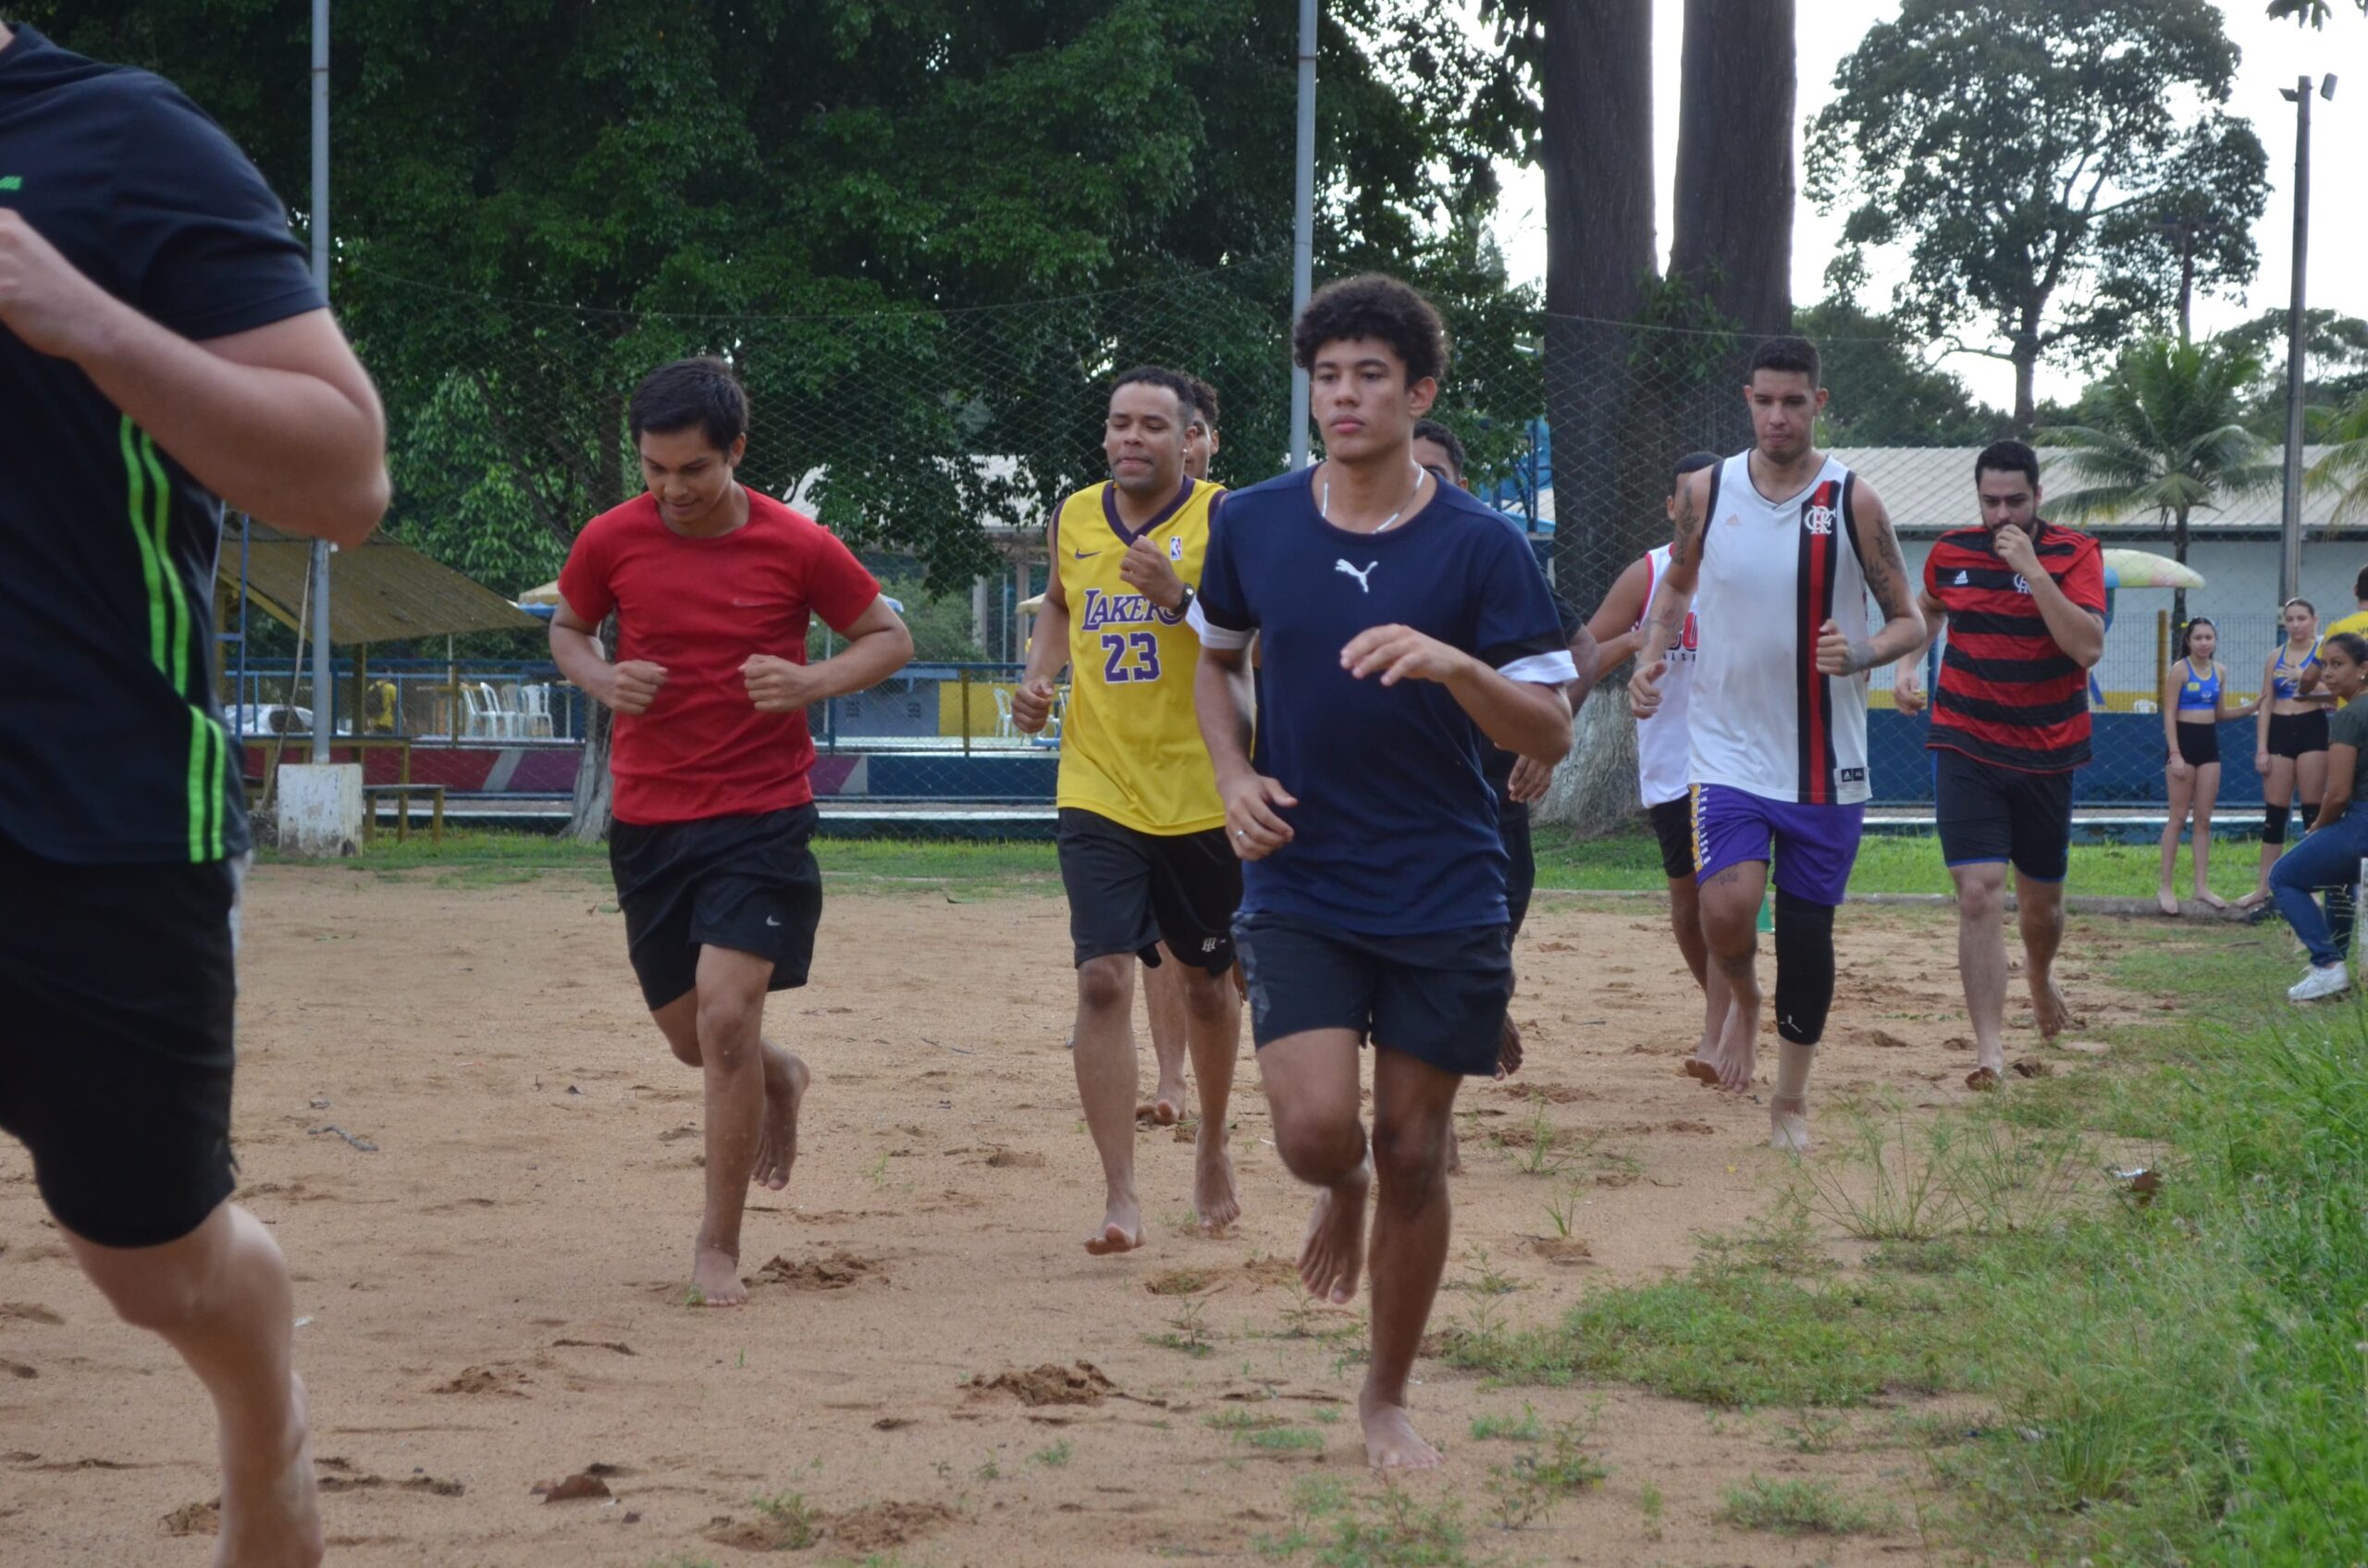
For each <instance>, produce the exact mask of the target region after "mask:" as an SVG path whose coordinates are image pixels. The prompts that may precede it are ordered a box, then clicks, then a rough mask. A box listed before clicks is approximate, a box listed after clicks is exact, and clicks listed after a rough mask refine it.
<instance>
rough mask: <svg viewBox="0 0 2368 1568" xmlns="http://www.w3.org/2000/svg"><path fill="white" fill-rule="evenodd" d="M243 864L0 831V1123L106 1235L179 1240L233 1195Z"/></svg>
mask: <svg viewBox="0 0 2368 1568" xmlns="http://www.w3.org/2000/svg"><path fill="white" fill-rule="evenodd" d="M239 875H240V866H239V865H237V864H234V863H231V862H228V861H220V860H217V861H215V862H213V863H212V864H210V865H202V866H189V865H181V866H68V865H61V864H59V863H57V862H56V861H53V860H43V859H41V858H37V857H35V856H33V855H30V854H28V853H26V852H25V851H24V850H22V849H20V848H19V847H17V846H15V845H13V844H11V843H9V842H8V841H7V840H6V839H0V1130H5V1131H6V1132H9V1133H12V1134H14V1135H15V1136H16V1137H18V1138H19V1139H20V1140H22V1141H23V1142H24V1144H25V1147H26V1148H27V1149H29V1150H30V1151H31V1154H32V1160H33V1180H34V1182H35V1184H36V1185H37V1186H38V1187H39V1188H40V1190H41V1196H42V1201H43V1203H45V1204H48V1205H49V1212H50V1213H51V1214H52V1215H54V1216H56V1219H57V1222H58V1224H60V1225H62V1226H64V1227H65V1228H67V1229H68V1230H70V1231H72V1232H73V1233H74V1234H76V1235H77V1236H80V1237H82V1238H84V1239H85V1240H87V1241H96V1242H97V1243H98V1244H99V1245H101V1246H103V1247H154V1246H161V1245H163V1244H164V1243H165V1242H166V1241H179V1240H180V1239H181V1238H182V1237H184V1236H186V1235H188V1234H189V1233H190V1232H191V1231H192V1230H194V1229H196V1228H198V1226H199V1225H200V1224H201V1223H203V1220H204V1219H205V1216H207V1215H209V1214H212V1213H213V1212H214V1210H215V1208H216V1206H217V1205H218V1204H220V1203H221V1202H222V1200H223V1199H225V1198H227V1197H228V1196H229V1195H230V1189H231V1187H232V1185H233V1181H232V1177H231V1172H232V1170H233V1168H234V1165H233V1162H232V1160H231V1157H230V1074H231V1068H232V1065H233V1063H234V1061H235V1059H236V1051H235V1049H234V1047H233V1044H232V1035H231V1018H232V1013H233V1011H234V1006H235V1003H236V1000H237V996H238V979H237V971H236V969H235V968H234V965H233V962H232V954H233V952H234V950H235V948H236V947H237V945H238V932H237V921H238V897H239ZM5 1163H6V1162H5V1161H0V1164H5Z"/></svg>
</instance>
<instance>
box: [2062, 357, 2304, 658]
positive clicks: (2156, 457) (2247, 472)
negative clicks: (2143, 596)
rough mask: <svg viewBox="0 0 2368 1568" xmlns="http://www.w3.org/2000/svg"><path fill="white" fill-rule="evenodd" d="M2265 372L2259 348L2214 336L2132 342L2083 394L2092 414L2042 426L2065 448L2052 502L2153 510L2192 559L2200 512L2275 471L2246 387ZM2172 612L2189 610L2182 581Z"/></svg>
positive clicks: (2067, 515) (2091, 509) (2117, 513)
mask: <svg viewBox="0 0 2368 1568" xmlns="http://www.w3.org/2000/svg"><path fill="white" fill-rule="evenodd" d="M2260 372H2261V362H2260V361H2259V360H2257V359H2255V358H2253V357H2252V355H2251V354H2249V353H2247V352H2244V351H2243V350H2241V349H2233V348H2227V347H2224V346H2222V345H2218V344H2213V343H2177V342H2173V341H2170V340H2166V339H2154V340H2149V341H2147V342H2143V343H2140V344H2138V345H2136V346H2135V347H2132V348H2130V349H2128V350H2127V351H2125V352H2123V354H2122V356H2121V358H2120V359H2119V360H2117V361H2116V362H2115V364H2114V367H2113V371H2112V373H2111V374H2110V375H2108V376H2107V377H2105V378H2104V379H2103V381H2102V382H2100V383H2098V384H2097V385H2096V386H2094V387H2092V388H2091V389H2089V391H2088V393H2087V395H2085V396H2084V397H2083V398H2082V399H2081V407H2082V409H2083V410H2084V411H2085V414H2084V417H2085V419H2086V421H2087V422H2086V423H2084V424H2079V425H2063V426H2051V427H2049V428H2046V429H2042V430H2041V431H2040V432H2039V439H2040V441H2041V444H2043V445H2046V446H2053V447H2060V448H2063V449H2065V450H2064V452H2063V455H2062V456H2060V457H2058V458H2057V459H2056V460H2055V463H2054V474H2052V475H2049V476H2048V488H2049V492H2050V493H2049V496H2048V503H2047V504H2048V510H2049V512H2051V513H2052V514H2054V515H2055V516H2057V517H2061V518H2062V519H2064V520H2065V521H2066V522H2079V521H2084V520H2091V519H2093V520H2097V521H2118V520H2120V519H2124V518H2130V517H2142V516H2145V515H2147V514H2149V513H2152V515H2153V516H2154V517H2155V518H2156V519H2157V520H2158V521H2159V522H2161V523H2163V524H2165V525H2168V526H2169V528H2170V530H2171V554H2172V555H2173V557H2174V558H2176V559H2177V560H2178V561H2181V562H2184V561H2186V560H2187V550H2188V526H2189V520H2190V519H2191V518H2192V517H2193V516H2194V514H2195V513H2197V512H2214V511H2217V510H2218V509H2219V507H2220V505H2221V504H2222V502H2224V501H2226V500H2227V499H2228V498H2230V497H2231V496H2237V495H2242V494H2244V493H2246V492H2248V491H2251V490H2256V489H2259V488H2263V487H2264V486H2266V485H2269V484H2271V483H2273V482H2274V481H2275V478H2276V476H2277V472H2278V469H2277V464H2276V463H2274V462H2271V461H2269V458H2268V454H2267V452H2266V450H2265V449H2264V448H2263V444H2262V442H2261V439H2260V438H2258V437H2256V436H2255V435H2253V433H2252V432H2251V431H2250V430H2248V429H2246V428H2245V426H2244V419H2243V414H2244V401H2245V392H2246V389H2247V388H2248V387H2249V386H2250V384H2251V381H2252V379H2253V377H2255V376H2257V375H2259V374H2260ZM2059 475H2060V476H2061V477H2059ZM2066 480H2070V481H2075V482H2077V484H2078V488H2066V484H2065V481H2066ZM2171 619H2172V622H2173V623H2174V624H2177V623H2184V622H2185V621H2186V619H2187V592H2186V590H2185V589H2180V590H2178V591H2177V594H2176V595H2175V596H2174V597H2173V599H2172V602H2171Z"/></svg>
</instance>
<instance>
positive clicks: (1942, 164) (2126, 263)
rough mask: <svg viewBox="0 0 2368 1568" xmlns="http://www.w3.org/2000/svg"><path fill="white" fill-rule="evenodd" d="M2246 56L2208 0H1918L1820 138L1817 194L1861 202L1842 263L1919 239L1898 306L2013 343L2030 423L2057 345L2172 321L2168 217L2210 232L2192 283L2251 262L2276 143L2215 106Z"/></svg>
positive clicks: (1855, 71) (1887, 27) (1861, 268)
mask: <svg viewBox="0 0 2368 1568" xmlns="http://www.w3.org/2000/svg"><path fill="white" fill-rule="evenodd" d="M2236 65H2237V48H2236V45H2235V44H2233V43H2230V42H2229V40H2228V37H2227V34H2226V31H2225V30H2224V29H2223V27H2222V25H2221V19H2220V13H2219V10H2218V8H2217V7H2216V6H2214V5H2212V4H2211V3H2210V0H2084V3H2083V4H2081V5H2078V6H2067V5H2063V4H2060V3H2056V0H1906V4H1905V5H1904V6H1902V7H1901V11H1900V15H1899V17H1898V19H1896V20H1894V21H1888V22H1881V23H1878V24H1877V25H1876V26H1875V27H1874V28H1872V29H1871V30H1869V32H1868V34H1867V36H1866V39H1865V40H1864V41H1863V42H1862V43H1860V44H1859V45H1858V47H1857V48H1856V50H1854V51H1853V52H1852V53H1851V54H1850V56H1848V57H1847V58H1845V59H1844V61H1843V62H1842V65H1841V68H1840V69H1839V70H1837V71H1836V73H1835V75H1834V86H1835V89H1836V94H1835V97H1834V99H1833V101H1832V103H1831V104H1829V105H1827V106H1826V107H1825V109H1824V110H1823V111H1821V112H1820V113H1819V116H1818V118H1817V121H1816V124H1815V130H1814V133H1813V135H1812V136H1811V138H1810V142H1809V158H1808V177H1809V179H1808V185H1809V191H1810V193H1811V194H1812V196H1814V197H1815V198H1816V199H1817V201H1818V202H1819V204H1820V206H1822V207H1824V208H1825V209H1827V210H1829V211H1830V210H1832V209H1834V208H1836V207H1839V206H1842V205H1844V204H1850V205H1851V211H1850V216H1849V217H1848V220H1847V223H1846V225H1845V228H1844V239H1845V247H1844V251H1843V253H1842V254H1841V255H1840V256H1838V257H1837V258H1836V262H1835V265H1834V266H1833V267H1832V269H1831V270H1830V271H1829V274H1828V276H1829V279H1830V280H1831V281H1832V282H1834V283H1835V284H1837V285H1839V286H1841V287H1843V288H1844V289H1845V290H1846V289H1848V288H1849V287H1851V286H1852V285H1854V284H1856V282H1858V281H1859V280H1861V279H1863V278H1865V276H1866V275H1867V263H1866V257H1865V253H1866V251H1867V250H1868V249H1869V248H1870V247H1881V246H1889V245H1893V244H1900V245H1905V246H1906V250H1907V267H1908V270H1907V277H1906V281H1905V282H1904V283H1903V284H1902V285H1901V286H1900V289H1899V291H1898V296H1897V301H1896V304H1897V308H1898V310H1899V312H1900V313H1901V314H1902V315H1903V316H1904V317H1905V318H1906V319H1907V320H1908V321H1909V322H1910V323H1912V324H1913V325H1914V326H1915V327H1917V328H1918V329H1919V330H1921V331H1923V332H1926V333H1928V334H1930V335H1931V336H1935V337H1940V336H1943V335H1954V336H1955V337H1956V338H1957V340H1958V341H1959V346H1960V347H1962V348H1963V349H1965V350H1966V352H1974V353H1981V354H1987V355H1990V356H1991V357H1993V358H1997V359H2002V360H2005V361H2007V362H2009V363H2011V364H2013V365H2014V367H2015V408H2014V416H2015V420H2016V423H2017V427H2018V428H2022V429H2028V428H2029V426H2030V423H2031V420H2032V415H2033V412H2034V406H2035V405H2034V399H2033V393H2032V382H2033V377H2034V375H2035V373H2036V371H2037V368H2038V365H2039V363H2040V361H2041V359H2042V358H2048V357H2065V358H2070V359H2073V360H2076V361H2086V360H2091V359H2093V358H2095V357H2097V356H2099V355H2102V354H2103V353H2105V352H2110V351H2111V349H2112V348H2113V347H2114V346H2115V345H2116V344H2118V343H2120V342H2122V341H2124V340H2127V339H2128V336H2129V335H2130V334H2131V333H2133V332H2136V331H2140V330H2145V329H2149V328H2162V327H2167V326H2168V324H2169V322H2170V320H2171V319H2172V315H2173V313H2174V311H2175V309H2176V305H2177V294H2178V290H2179V286H2180V268H2179V265H2178V261H2179V251H2178V250H2177V247H2174V246H2173V245H2171V244H2169V243H2168V242H2166V240H2165V233H2166V230H2165V219H2172V220H2175V221H2178V222H2181V223H2184V224H2187V225H2189V226H2192V227H2196V228H2197V231H2198V232H2208V233H2209V235H2210V236H2212V243H2211V245H2210V246H2209V247H2208V248H2204V249H2201V250H2193V251H2190V252H2189V256H2188V259H2189V263H2190V264H2191V267H2192V271H2191V277H2190V283H2191V286H2192V287H2194V288H2197V289H2201V290H2206V291H2211V290H2232V289H2235V288H2238V287H2240V286H2241V285H2242V284H2244V283H2245V282H2246V281H2247V280H2248V279H2250V278H2251V276H2252V273H2253V268H2254V265H2255V256H2254V253H2253V248H2252V244H2251V239H2250V233H2251V226H2252V224H2253V222H2254V220H2255V219H2257V218H2259V217H2260V216H2261V213H2262V210H2263V204H2264V203H2265V202H2266V200H2267V180H2266V171H2267V166H2268V160H2267V156H2266V154H2264V153H2263V150H2262V146H2261V142H2260V139H2259V138H2258V137H2256V136H2255V135H2254V134H2253V132H2252V129H2251V126H2250V125H2248V124H2246V123H2245V122H2244V121H2242V120H2240V119H2237V118H2234V117H2231V116H2229V115H2227V114H2226V112H2225V111H2223V110H2222V109H2221V108H2220V107H2219V105H2223V104H2226V102H2227V100H2228V96H2229V93H2230V91H2231V87H2232V85H2233V81H2234V77H2235V72H2236ZM2189 103H2197V104H2201V105H2204V106H2203V107H2202V108H2201V110H2200V111H2197V112H2194V113H2191V114H2185V113H2183V112H2182V105H2187V104H2189Z"/></svg>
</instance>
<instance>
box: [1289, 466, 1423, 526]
mask: <svg viewBox="0 0 2368 1568" xmlns="http://www.w3.org/2000/svg"><path fill="white" fill-rule="evenodd" d="M1406 466H1407V467H1409V468H1411V469H1412V470H1413V471H1414V488H1413V489H1412V492H1410V493H1409V494H1408V495H1407V497H1406V499H1405V500H1402V501H1400V502H1399V504H1398V510H1397V511H1395V512H1391V513H1390V514H1389V515H1388V516H1387V517H1385V518H1383V519H1382V520H1381V526H1380V527H1378V528H1375V530H1374V532H1375V533H1376V534H1382V533H1387V532H1388V531H1389V528H1390V526H1391V525H1393V524H1395V523H1396V522H1397V521H1398V520H1399V519H1400V517H1403V516H1405V515H1406V509H1407V508H1408V507H1410V506H1412V505H1413V504H1414V498H1415V497H1416V496H1419V495H1421V494H1422V493H1423V465H1422V464H1421V463H1416V462H1414V461H1413V460H1412V459H1411V458H1409V459H1408V460H1407V463H1406ZM1315 514H1316V515H1317V516H1318V517H1321V518H1323V519H1324V521H1326V523H1331V522H1332V475H1329V474H1326V475H1325V476H1324V493H1323V494H1322V495H1321V496H1320V497H1318V498H1317V499H1316V502H1315ZM1333 526H1335V527H1338V524H1334V525H1333Z"/></svg>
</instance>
